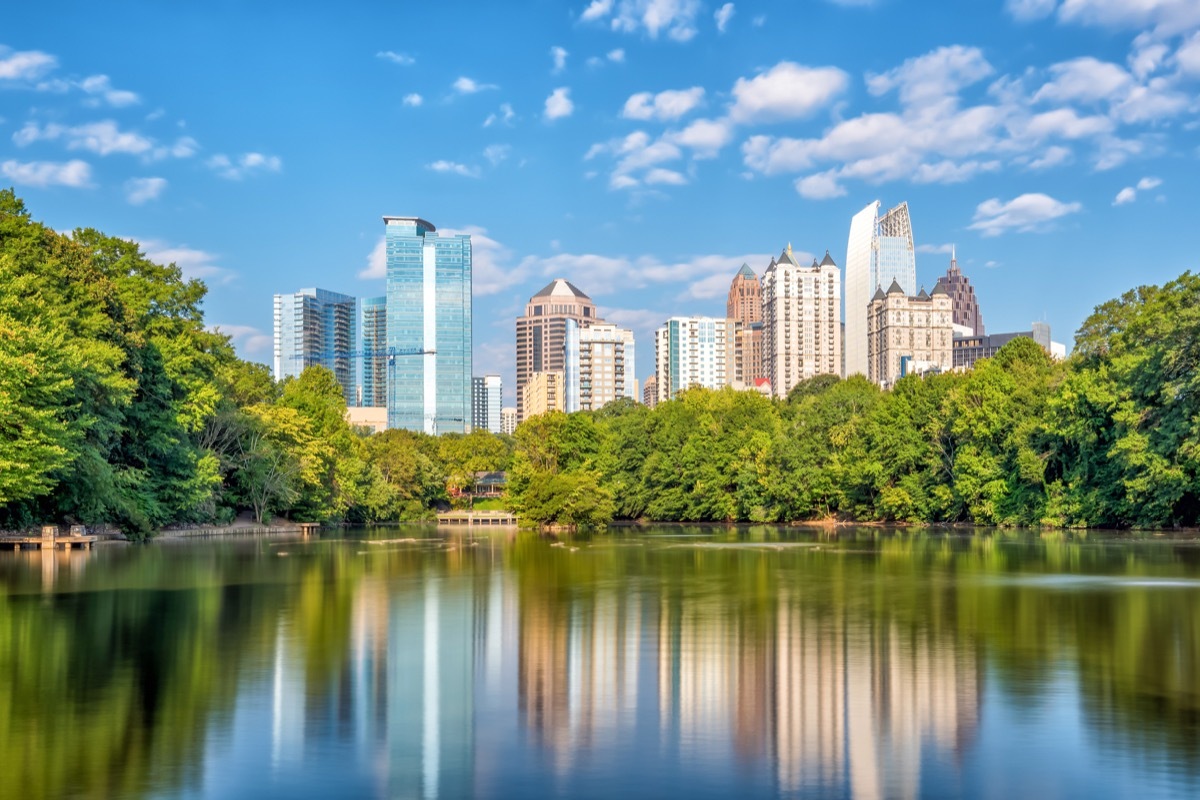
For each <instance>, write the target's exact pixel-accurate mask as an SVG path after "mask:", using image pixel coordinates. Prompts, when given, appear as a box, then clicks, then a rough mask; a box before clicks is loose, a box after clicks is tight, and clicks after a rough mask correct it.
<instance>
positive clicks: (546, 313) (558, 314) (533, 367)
mask: <svg viewBox="0 0 1200 800" xmlns="http://www.w3.org/2000/svg"><path fill="white" fill-rule="evenodd" d="M568 320H573V321H575V322H578V323H581V324H592V323H596V322H600V321H601V320H600V319H599V318H598V317H597V316H596V304H595V303H593V302H592V299H591V298H590V297H588V296H587V295H586V294H584V293H583V292H582V291H580V290H579V289H578V288H577V287H576V286H574V285H573V284H571V283H570V282H569V281H566V280H564V279H562V278H557V279H555V280H553V281H551V282H550V283H549V284H548V285H547V286H546V287H545V288H543V289H542V290H541V291H540V292H538V293H537V294H535V295H534V296H533V297H531V298H529V302H528V303H526V304H525V315H524V316H521V317H518V318H517V421H518V422H520V421H521V420H523V419H525V418H526V417H527V416H529V415H530V414H531V413H533V412H530V411H528V410H527V409H526V408H525V405H526V403H525V389H526V386H527V384H528V383H529V381H530V380H531V379H532V376H533V374H534V373H535V372H554V371H557V372H562V371H563V369H564V367H565V365H564V363H563V356H564V345H565V344H566V338H567V321H568Z"/></svg>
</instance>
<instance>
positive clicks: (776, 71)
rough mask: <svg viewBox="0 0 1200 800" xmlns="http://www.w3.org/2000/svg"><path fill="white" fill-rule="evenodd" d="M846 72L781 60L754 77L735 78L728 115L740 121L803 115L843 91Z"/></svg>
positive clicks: (748, 121) (790, 117)
mask: <svg viewBox="0 0 1200 800" xmlns="http://www.w3.org/2000/svg"><path fill="white" fill-rule="evenodd" d="M848 82H849V80H848V78H847V76H846V73H844V72H842V71H841V70H840V69H837V68H836V67H804V66H801V65H799V64H794V63H792V62H790V61H781V62H779V63H778V64H776V65H775V66H774V67H772V68H771V69H769V70H767V71H766V72H764V73H762V74H760V75H756V76H755V77H753V78H738V80H737V82H736V83H735V84H734V86H733V96H734V104H733V106H732V108H730V111H729V114H730V117H732V118H733V120H734V121H736V122H740V123H752V122H770V121H773V120H787V119H796V118H799V117H806V116H809V115H810V114H812V113H813V112H815V111H817V110H818V109H820V108H822V107H824V106H826V105H828V104H829V102H830V101H831V100H832V99H833V98H834V97H836V96H837V95H839V94H841V93H842V91H844V90H845V88H846V85H847V83H848Z"/></svg>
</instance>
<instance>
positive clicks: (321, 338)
mask: <svg viewBox="0 0 1200 800" xmlns="http://www.w3.org/2000/svg"><path fill="white" fill-rule="evenodd" d="M355 303H356V301H355V299H354V298H353V297H350V296H349V295H344V294H338V293H337V292H329V291H326V290H325V289H315V288H314V289H301V290H300V291H298V292H294V293H291V294H277V295H275V370H274V371H275V380H277V381H281V380H283V379H284V378H287V377H299V375H300V373H301V372H303V371H304V368H305V367H312V366H320V367H325V368H326V369H329V370H330V371H332V372H333V375H334V377H335V378H337V382H338V384H340V385H341V387H342V391H343V392H344V394H345V397H346V404H347V405H351V406H353V405H357V404H358V400H357V387H356V386H355V368H354V357H355V353H354V350H355V342H356V333H357V331H356V327H357V326H356V325H355V320H354V316H355V314H354V311H355Z"/></svg>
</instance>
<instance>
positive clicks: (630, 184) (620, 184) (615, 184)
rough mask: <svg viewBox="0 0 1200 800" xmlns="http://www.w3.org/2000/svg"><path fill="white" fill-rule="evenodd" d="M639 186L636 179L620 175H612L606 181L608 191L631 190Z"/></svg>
mask: <svg viewBox="0 0 1200 800" xmlns="http://www.w3.org/2000/svg"><path fill="white" fill-rule="evenodd" d="M640 185H641V184H640V183H638V181H637V179H636V178H631V177H629V176H628V175H621V174H614V175H613V176H612V177H611V178H610V179H609V181H608V187H609V188H610V189H633V188H635V187H637V186H640Z"/></svg>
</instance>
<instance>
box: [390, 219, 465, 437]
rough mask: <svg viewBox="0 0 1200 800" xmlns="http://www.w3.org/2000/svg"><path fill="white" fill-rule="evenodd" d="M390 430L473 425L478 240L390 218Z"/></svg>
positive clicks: (439, 429)
mask: <svg viewBox="0 0 1200 800" xmlns="http://www.w3.org/2000/svg"><path fill="white" fill-rule="evenodd" d="M383 223H384V233H385V240H386V252H387V343H388V348H389V355H388V359H389V363H388V371H389V373H390V379H389V381H388V403H387V408H388V427H389V428H406V429H408V430H413V431H424V432H425V433H429V434H439V433H465V432H466V431H467V430H468V429H469V428H470V425H471V237H470V236H461V235H460V236H446V237H440V236H438V234H437V229H436V228H435V227H434V226H433V225H432V224H431V223H429V222H426V221H425V220H423V219H420V218H418V217H384V218H383Z"/></svg>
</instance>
